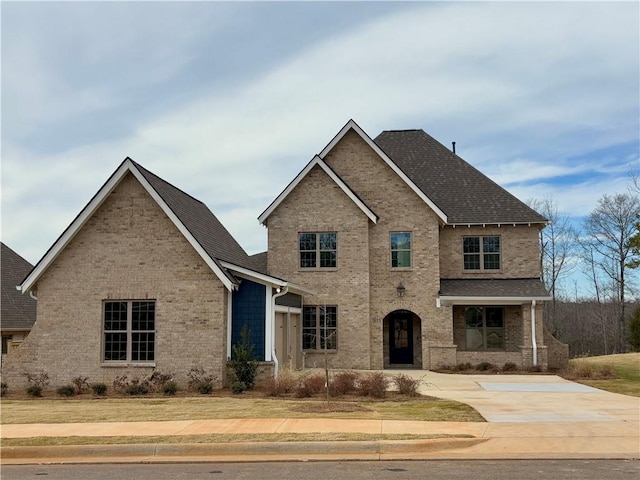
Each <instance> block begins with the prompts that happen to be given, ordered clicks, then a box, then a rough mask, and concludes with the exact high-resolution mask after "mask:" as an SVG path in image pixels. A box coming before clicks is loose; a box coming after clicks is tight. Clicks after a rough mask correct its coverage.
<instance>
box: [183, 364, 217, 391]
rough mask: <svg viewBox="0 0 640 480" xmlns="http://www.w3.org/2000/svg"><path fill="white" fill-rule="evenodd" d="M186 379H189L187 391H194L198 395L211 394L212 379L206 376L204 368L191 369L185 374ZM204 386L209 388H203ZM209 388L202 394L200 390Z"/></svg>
mask: <svg viewBox="0 0 640 480" xmlns="http://www.w3.org/2000/svg"><path fill="white" fill-rule="evenodd" d="M187 377H189V382H188V385H189V389H190V390H193V391H196V392H198V393H211V392H213V377H212V376H211V375H207V373H206V372H205V370H204V368H202V367H191V370H189V373H187ZM205 384H209V385H210V387H205V386H204V385H205ZM207 388H210V390H209V391H208V392H202V391H201V389H203V390H206V389H207Z"/></svg>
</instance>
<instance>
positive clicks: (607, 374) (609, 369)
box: [598, 363, 616, 378]
mask: <svg viewBox="0 0 640 480" xmlns="http://www.w3.org/2000/svg"><path fill="white" fill-rule="evenodd" d="M598 375H599V376H600V377H602V378H615V376H616V374H615V372H614V370H613V365H611V364H609V363H605V364H603V365H600V366H599V368H598Z"/></svg>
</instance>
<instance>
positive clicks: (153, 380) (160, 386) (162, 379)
mask: <svg viewBox="0 0 640 480" xmlns="http://www.w3.org/2000/svg"><path fill="white" fill-rule="evenodd" d="M171 381H173V375H171V374H168V373H161V372H160V371H159V370H154V371H153V373H151V375H149V376H148V377H146V378H145V379H144V380H143V381H142V383H145V384H147V385H148V386H149V390H150V391H152V392H160V391H162V392H164V385H165V384H167V383H168V382H171Z"/></svg>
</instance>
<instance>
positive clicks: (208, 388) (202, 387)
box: [195, 379, 213, 395]
mask: <svg viewBox="0 0 640 480" xmlns="http://www.w3.org/2000/svg"><path fill="white" fill-rule="evenodd" d="M195 389H196V391H197V392H198V393H200V394H201V395H208V394H210V393H211V392H213V380H209V379H205V380H201V381H200V383H198V384H197V385H196V388H195Z"/></svg>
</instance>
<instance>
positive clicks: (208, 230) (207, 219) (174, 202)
mask: <svg viewBox="0 0 640 480" xmlns="http://www.w3.org/2000/svg"><path fill="white" fill-rule="evenodd" d="M132 163H133V164H134V165H135V166H136V167H137V168H138V170H139V171H140V173H141V174H142V175H143V176H144V178H145V179H146V180H147V181H148V182H149V183H150V184H151V186H152V187H153V189H154V190H155V191H156V192H158V195H160V197H162V199H163V200H164V201H165V203H166V204H167V205H168V206H169V208H170V209H171V210H172V211H173V213H174V214H175V215H176V216H177V217H178V219H179V220H180V221H181V222H182V223H183V225H184V226H185V227H186V228H187V230H189V232H190V233H191V234H192V235H193V237H194V238H195V239H196V241H197V242H198V243H199V244H200V245H201V246H202V248H203V249H204V250H205V251H206V252H207V254H208V255H209V256H210V257H211V258H213V259H215V260H218V261H225V262H229V263H233V264H235V265H238V266H241V267H245V268H248V269H250V270H256V265H255V264H254V261H253V260H252V259H251V257H249V255H248V254H247V252H245V251H244V249H243V248H242V247H241V246H240V244H239V243H238V242H237V241H236V239H235V238H233V236H232V235H231V234H230V233H229V231H228V230H227V229H226V228H225V227H224V225H222V223H220V221H219V220H218V219H217V218H216V216H215V215H214V214H213V213H212V212H211V210H209V208H208V207H207V206H206V205H205V204H204V203H202V202H201V201H200V200H197V199H195V198H193V197H192V196H191V195H189V194H187V193H185V192H183V191H182V190H180V189H179V188H176V187H174V186H173V185H171V184H170V183H168V182H166V181H164V180H163V179H161V178H160V177H158V176H157V175H155V174H154V173H151V172H150V171H149V170H147V169H145V168H144V167H142V166H141V165H139V164H137V163H135V162H133V161H132ZM221 268H222V267H221ZM222 270H223V271H225V272H226V270H225V269H224V268H222ZM226 273H227V274H228V275H230V274H229V272H226ZM230 278H231V279H232V280H233V277H232V276H231V277H230Z"/></svg>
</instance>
